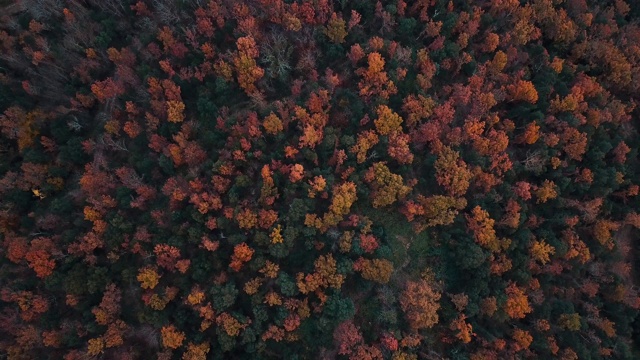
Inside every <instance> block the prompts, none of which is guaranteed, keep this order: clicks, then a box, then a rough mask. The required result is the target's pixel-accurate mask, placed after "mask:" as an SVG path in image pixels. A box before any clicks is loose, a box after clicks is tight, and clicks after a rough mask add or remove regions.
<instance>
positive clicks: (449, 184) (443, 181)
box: [434, 147, 472, 197]
mask: <svg viewBox="0 0 640 360" xmlns="http://www.w3.org/2000/svg"><path fill="white" fill-rule="evenodd" d="M434 167H435V170H436V180H437V181H438V184H440V185H441V186H442V187H444V188H445V190H446V191H447V193H448V194H449V196H452V197H457V196H463V195H464V194H465V193H466V192H467V189H468V188H469V180H471V177H472V173H471V171H470V170H469V169H468V168H467V164H466V163H465V162H464V161H463V160H462V159H460V153H459V152H457V151H454V150H453V149H451V148H449V147H444V148H443V149H442V151H441V152H440V154H438V159H437V160H436V162H435V164H434Z"/></svg>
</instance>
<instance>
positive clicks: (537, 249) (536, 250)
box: [529, 240, 556, 265]
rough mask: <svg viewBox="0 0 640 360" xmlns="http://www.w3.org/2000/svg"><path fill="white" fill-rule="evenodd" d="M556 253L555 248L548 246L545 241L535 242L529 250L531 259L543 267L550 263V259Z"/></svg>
mask: <svg viewBox="0 0 640 360" xmlns="http://www.w3.org/2000/svg"><path fill="white" fill-rule="evenodd" d="M555 251H556V250H555V248H554V247H553V246H551V245H549V244H547V243H546V242H545V241H544V240H542V241H537V240H536V241H534V242H533V244H532V245H531V248H530V249H529V252H530V253H531V257H532V258H533V259H534V260H536V261H539V262H540V263H542V264H543V265H544V264H546V263H548V262H549V257H550V256H551V255H553V254H554V253H555Z"/></svg>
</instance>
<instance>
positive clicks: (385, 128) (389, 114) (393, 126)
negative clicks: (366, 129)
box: [373, 105, 402, 135]
mask: <svg viewBox="0 0 640 360" xmlns="http://www.w3.org/2000/svg"><path fill="white" fill-rule="evenodd" d="M376 113H377V114H378V118H377V119H375V120H374V121H373V123H374V125H375V126H376V130H377V131H378V134H380V135H389V134H391V133H393V132H396V131H401V130H402V127H401V126H400V125H401V124H402V118H401V117H400V115H398V114H396V113H395V112H394V111H393V110H391V109H390V108H389V107H388V106H386V105H379V106H378V109H377V110H376Z"/></svg>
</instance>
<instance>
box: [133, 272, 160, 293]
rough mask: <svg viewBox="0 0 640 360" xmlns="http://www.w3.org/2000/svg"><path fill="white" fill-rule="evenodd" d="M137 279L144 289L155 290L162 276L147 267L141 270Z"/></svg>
mask: <svg viewBox="0 0 640 360" xmlns="http://www.w3.org/2000/svg"><path fill="white" fill-rule="evenodd" d="M137 279H138V281H139V282H140V286H141V287H142V288H143V289H153V288H155V287H156V285H158V282H159V279H160V275H158V273H157V272H156V271H155V270H154V269H152V268H150V267H146V268H143V269H140V271H139V272H138V276H137Z"/></svg>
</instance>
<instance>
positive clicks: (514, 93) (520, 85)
mask: <svg viewBox="0 0 640 360" xmlns="http://www.w3.org/2000/svg"><path fill="white" fill-rule="evenodd" d="M507 91H508V92H509V95H510V97H511V99H512V100H513V101H525V102H528V103H531V104H535V103H537V102H538V92H537V91H536V87H535V86H534V85H533V83H532V82H531V81H526V80H518V81H517V82H516V83H515V84H512V85H508V86H507Z"/></svg>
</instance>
